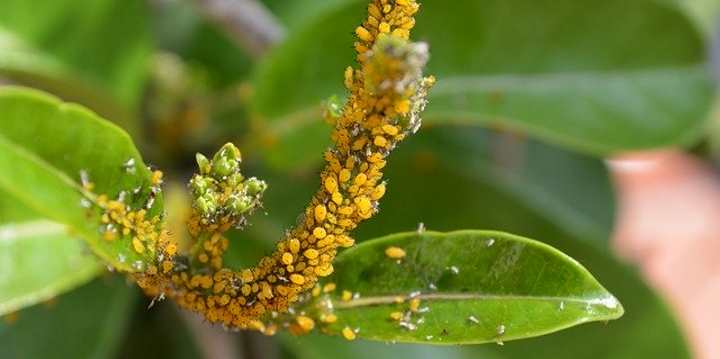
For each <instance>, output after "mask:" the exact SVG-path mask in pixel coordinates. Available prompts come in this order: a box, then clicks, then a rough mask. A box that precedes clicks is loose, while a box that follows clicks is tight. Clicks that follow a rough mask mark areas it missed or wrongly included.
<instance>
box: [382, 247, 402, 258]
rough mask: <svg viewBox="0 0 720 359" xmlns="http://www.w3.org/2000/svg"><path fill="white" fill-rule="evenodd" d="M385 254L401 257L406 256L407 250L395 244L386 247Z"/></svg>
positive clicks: (389, 256)
mask: <svg viewBox="0 0 720 359" xmlns="http://www.w3.org/2000/svg"><path fill="white" fill-rule="evenodd" d="M385 255H386V256H388V258H392V259H400V258H404V257H405V250H404V249H402V248H400V247H395V246H393V247H387V248H385Z"/></svg>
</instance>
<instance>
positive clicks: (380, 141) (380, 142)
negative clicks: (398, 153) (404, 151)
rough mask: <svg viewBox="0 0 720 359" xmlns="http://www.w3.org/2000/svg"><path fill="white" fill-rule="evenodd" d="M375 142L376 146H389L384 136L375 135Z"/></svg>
mask: <svg viewBox="0 0 720 359" xmlns="http://www.w3.org/2000/svg"><path fill="white" fill-rule="evenodd" d="M373 143H374V144H375V146H378V147H383V148H385V147H387V145H388V142H387V140H386V139H385V137H383V136H375V140H373Z"/></svg>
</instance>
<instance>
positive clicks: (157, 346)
mask: <svg viewBox="0 0 720 359" xmlns="http://www.w3.org/2000/svg"><path fill="white" fill-rule="evenodd" d="M148 299H149V298H145V299H144V300H141V301H140V302H141V303H140V304H139V305H137V306H135V310H134V313H131V315H130V318H132V322H131V323H130V328H129V329H128V332H127V335H126V337H125V339H124V341H123V342H122V345H121V346H120V350H119V351H118V354H117V355H116V356H115V358H118V359H122V358H134V359H145V358H147V359H154V358H173V359H196V358H202V353H201V352H200V350H199V348H198V345H200V344H201V343H198V342H195V341H194V340H193V339H195V338H194V337H193V336H192V335H191V333H190V331H189V330H188V329H189V328H188V327H187V325H186V323H184V321H183V319H182V318H181V317H180V314H181V309H179V308H178V307H177V306H175V303H172V302H170V301H168V302H158V303H156V304H155V305H153V306H152V308H149V309H148V308H147V304H146V303H147V301H148ZM185 314H188V315H195V314H191V313H185ZM202 325H206V324H204V323H203V324H202Z"/></svg>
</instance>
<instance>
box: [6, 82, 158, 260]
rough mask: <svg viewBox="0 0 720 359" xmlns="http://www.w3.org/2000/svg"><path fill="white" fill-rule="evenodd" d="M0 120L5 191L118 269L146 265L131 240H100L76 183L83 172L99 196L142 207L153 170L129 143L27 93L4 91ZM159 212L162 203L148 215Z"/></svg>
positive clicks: (82, 115) (68, 108) (77, 112)
mask: <svg viewBox="0 0 720 359" xmlns="http://www.w3.org/2000/svg"><path fill="white" fill-rule="evenodd" d="M0 116H1V118H2V122H0V189H2V190H3V191H5V192H7V193H8V194H10V197H11V198H12V199H11V200H14V201H18V202H19V203H21V205H23V206H26V207H28V208H30V209H32V210H33V211H35V212H37V213H38V214H39V215H41V216H42V217H43V218H46V219H49V220H52V221H54V222H57V223H61V224H63V225H66V226H68V227H69V229H70V230H71V231H72V233H73V234H74V235H77V236H79V237H82V238H83V239H84V240H85V241H87V242H88V244H89V245H90V247H91V248H92V250H93V251H94V252H95V253H96V254H97V255H99V256H100V257H101V258H102V259H103V260H105V261H107V262H108V263H111V264H112V265H114V266H116V267H117V268H118V269H122V270H132V269H133V268H132V265H133V264H134V263H135V262H136V261H142V260H143V259H144V257H141V256H140V255H138V254H137V253H136V252H135V251H134V250H132V249H131V248H130V241H129V240H115V241H105V240H102V239H101V231H100V220H99V218H98V217H99V216H98V213H95V212H89V211H88V209H87V208H84V206H83V200H84V198H85V197H84V195H83V194H82V193H81V187H80V184H79V182H80V180H81V173H86V174H87V176H88V179H89V180H90V181H92V182H93V183H94V184H95V189H94V192H95V193H98V194H106V195H108V196H109V197H110V198H116V197H118V196H119V195H120V193H121V192H125V197H126V199H125V201H126V203H127V204H128V205H129V206H131V207H132V208H141V207H145V206H146V205H147V204H148V203H149V200H148V198H149V192H150V188H149V187H150V171H149V170H148V168H147V167H145V166H144V165H143V162H142V158H141V157H140V155H139V154H138V152H137V150H136V149H135V147H134V145H133V143H132V140H131V139H130V137H129V136H128V135H127V134H126V133H125V132H123V131H122V130H121V129H119V128H118V127H116V126H114V125H112V124H111V123H109V122H107V121H105V120H102V119H101V118H99V117H97V116H96V115H95V114H93V113H92V112H90V111H88V110H86V109H84V108H82V107H80V106H77V105H73V104H68V103H63V102H60V101H59V100H57V99H56V98H53V97H50V96H48V95H45V94H43V93H40V92H37V91H33V90H27V89H22V88H13V87H5V88H0ZM138 188H139V189H140V190H139V191H138V193H137V194H135V193H134V191H135V190H136V189H138ZM9 200H10V199H9ZM160 211H162V198H160V197H159V196H158V198H157V199H156V200H155V201H154V204H153V207H152V208H151V210H150V212H149V213H150V215H154V214H158V213H160Z"/></svg>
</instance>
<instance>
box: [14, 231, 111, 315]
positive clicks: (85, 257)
mask: <svg viewBox="0 0 720 359" xmlns="http://www.w3.org/2000/svg"><path fill="white" fill-rule="evenodd" d="M99 270H100V265H99V263H98V261H97V260H96V259H95V257H94V256H92V254H90V253H88V252H87V250H86V248H85V244H84V243H83V242H82V241H81V240H79V239H78V238H73V237H72V236H70V235H69V234H68V233H67V229H66V228H65V226H63V225H60V224H57V223H53V222H49V221H43V220H39V221H32V222H22V223H15V224H6V225H0V315H2V314H5V313H8V312H13V311H16V310H18V309H20V308H22V307H26V306H29V305H32V304H36V303H39V302H42V301H45V300H48V299H50V298H53V297H55V296H56V295H58V294H59V293H62V292H65V291H67V290H69V289H72V288H75V287H77V286H79V285H82V284H84V283H86V282H88V281H89V280H90V279H92V278H94V277H95V275H97V273H98V272H99Z"/></svg>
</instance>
